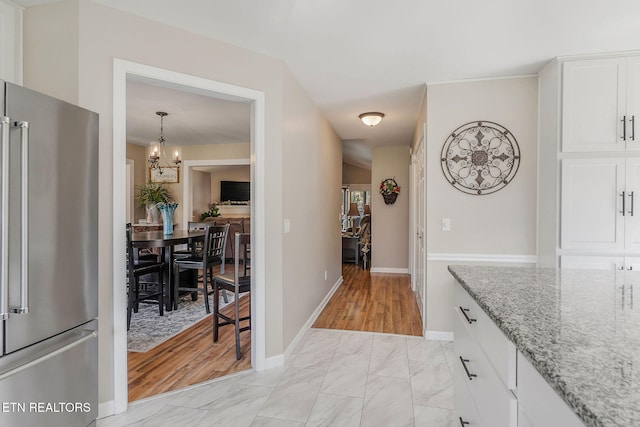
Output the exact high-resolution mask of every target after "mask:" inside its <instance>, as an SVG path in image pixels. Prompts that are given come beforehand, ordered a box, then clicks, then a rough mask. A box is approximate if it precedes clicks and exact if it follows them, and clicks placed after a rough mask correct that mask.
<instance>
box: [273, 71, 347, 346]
mask: <svg viewBox="0 0 640 427" xmlns="http://www.w3.org/2000/svg"><path fill="white" fill-rule="evenodd" d="M283 92H284V100H283V101H284V102H283V122H282V129H283V133H282V137H283V152H284V156H283V160H284V164H285V165H286V167H285V168H284V172H283V180H282V191H283V192H284V194H286V195H287V197H285V199H284V218H287V219H288V220H289V221H290V224H291V231H290V232H289V233H288V234H285V236H284V260H285V262H284V268H283V272H284V285H283V307H282V310H283V313H284V319H285V321H284V323H283V325H282V327H283V334H284V341H285V342H286V343H288V342H291V340H292V339H293V338H294V337H295V335H296V334H297V333H298V331H299V329H300V325H301V324H303V323H304V322H306V321H307V319H308V318H309V316H310V314H311V313H312V312H313V311H314V310H315V308H316V307H317V306H318V305H319V304H320V302H321V301H322V299H323V298H324V297H325V295H327V292H328V291H329V290H330V289H331V287H332V286H333V285H334V284H335V283H336V282H337V280H338V278H339V277H341V275H342V269H341V262H342V260H341V245H342V238H341V235H340V221H339V216H338V215H339V213H340V205H341V200H340V186H341V182H342V144H341V141H340V138H339V137H338V135H337V134H336V133H335V131H334V130H333V128H332V127H331V126H330V125H329V123H328V122H327V120H326V119H325V118H324V117H323V116H322V115H321V114H320V111H319V110H318V108H317V107H316V106H315V105H314V104H313V102H312V101H311V99H310V98H309V97H308V96H307V94H306V93H305V92H304V90H303V89H302V87H301V86H300V85H299V84H298V82H297V81H296V80H295V79H294V78H293V76H292V75H291V73H290V72H289V71H288V70H284V73H283ZM320 207H321V208H320ZM319 208H320V210H319V211H318V210H317V209H319ZM325 272H326V275H327V276H326V279H325Z"/></svg>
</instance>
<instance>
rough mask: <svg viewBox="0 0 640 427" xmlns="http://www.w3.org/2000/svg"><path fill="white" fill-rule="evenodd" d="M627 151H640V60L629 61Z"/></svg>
mask: <svg viewBox="0 0 640 427" xmlns="http://www.w3.org/2000/svg"><path fill="white" fill-rule="evenodd" d="M626 119H627V150H640V58H637V57H636V58H628V59H627V112H626Z"/></svg>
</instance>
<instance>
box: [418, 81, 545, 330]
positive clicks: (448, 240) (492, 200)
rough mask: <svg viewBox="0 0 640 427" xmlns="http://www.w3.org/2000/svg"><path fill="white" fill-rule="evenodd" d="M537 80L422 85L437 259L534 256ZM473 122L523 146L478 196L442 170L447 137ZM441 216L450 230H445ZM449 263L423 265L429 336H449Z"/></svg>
mask: <svg viewBox="0 0 640 427" xmlns="http://www.w3.org/2000/svg"><path fill="white" fill-rule="evenodd" d="M537 91H538V85H537V78H536V77H526V78H508V79H496V80H485V81H474V82H460V83H451V84H439V85H429V86H428V87H427V96H426V106H425V108H424V109H425V111H427V252H428V256H433V255H434V254H445V255H446V254H454V255H456V254H457V255H459V254H482V255H498V254H509V255H535V253H536V168H537V161H536V158H537V157H536V144H537V143H536V141H537V97H538V94H537ZM476 120H486V121H493V122H496V123H499V124H501V125H502V126H505V127H506V128H507V129H509V130H510V131H511V132H512V133H513V135H514V136H515V137H516V139H517V141H518V144H519V146H520V152H521V157H522V159H521V163H520V168H519V170H518V173H517V175H516V176H515V178H514V180H513V181H512V182H511V183H509V185H507V186H506V187H505V188H503V189H502V190H500V191H498V192H496V193H493V194H489V195H485V196H475V195H469V194H465V193H462V192H461V191H458V190H456V189H455V188H453V187H452V186H451V185H450V184H449V183H448V182H447V181H446V179H445V177H444V175H443V173H442V170H441V167H440V153H441V150H442V146H443V144H444V142H445V140H446V139H447V136H448V135H449V134H450V133H451V132H452V131H453V130H454V129H456V128H457V127H459V126H461V125H463V124H465V123H468V122H472V121H476ZM442 218H450V219H451V231H448V232H445V231H442V229H441V226H442ZM449 263H450V262H441V261H438V262H435V261H429V262H428V263H427V290H426V299H427V322H426V323H427V324H426V329H427V330H428V331H449V332H451V331H453V323H452V322H453V318H452V314H451V307H452V305H453V284H454V282H453V279H452V277H451V275H450V274H449V273H448V272H447V270H446V266H447V264H449Z"/></svg>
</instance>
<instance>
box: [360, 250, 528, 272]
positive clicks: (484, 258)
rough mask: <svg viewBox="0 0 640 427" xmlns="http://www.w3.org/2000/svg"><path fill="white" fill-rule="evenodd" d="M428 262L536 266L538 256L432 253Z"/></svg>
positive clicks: (428, 256) (429, 254) (428, 255)
mask: <svg viewBox="0 0 640 427" xmlns="http://www.w3.org/2000/svg"><path fill="white" fill-rule="evenodd" d="M427 261H445V262H496V263H516V264H535V263H537V262H538V256H537V255H504V254H448V253H433V252H430V253H428V254H427ZM372 270H373V269H372Z"/></svg>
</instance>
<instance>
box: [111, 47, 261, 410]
mask: <svg viewBox="0 0 640 427" xmlns="http://www.w3.org/2000/svg"><path fill="white" fill-rule="evenodd" d="M127 81H143V82H148V83H153V84H155V85H158V86H159V87H164V88H173V89H177V90H179V91H185V92H191V93H195V94H199V95H204V96H208V97H212V98H216V99H223V100H230V101H234V102H240V103H245V104H249V105H250V115H251V118H250V150H249V152H250V153H249V156H248V158H249V159H251V160H250V161H249V167H250V178H251V183H252V185H251V204H250V212H251V217H252V225H251V227H252V229H251V247H252V261H251V269H252V281H251V304H250V308H249V310H250V312H251V318H252V322H251V324H252V329H251V366H252V367H253V368H254V369H255V370H256V371H261V370H264V369H265V362H266V360H265V359H266V357H265V347H266V346H265V265H264V253H265V250H264V242H265V238H264V237H265V198H264V188H265V162H264V159H265V156H264V152H265V101H264V93H263V92H260V91H255V90H252V89H246V88H242V87H238V86H233V85H228V84H225V83H220V82H216V81H213V80H208V79H203V78H199V77H194V76H190V75H186V74H181V73H175V72H171V71H167V70H163V69H160V68H155V67H149V66H146V65H142V64H136V63H132V62H128V61H123V60H119V59H115V60H114V119H113V123H114V129H113V130H114V135H113V137H114V143H113V189H114V191H113V206H114V212H113V230H114V233H113V272H114V280H113V282H114V288H113V327H114V348H113V351H114V353H113V358H114V359H113V360H114V365H113V366H114V410H115V413H120V412H123V411H125V410H126V408H127V401H128V399H127V333H126V317H125V312H124V310H123V309H122V308H123V307H125V306H126V277H125V274H124V273H125V259H124V254H123V253H122V251H121V250H119V249H120V248H124V247H125V239H124V237H125V235H124V233H118V232H117V230H124V228H125V223H126V201H125V198H124V197H123V196H122V195H123V194H126V191H125V189H126V178H125V177H126V167H125V159H126V142H127V127H126V123H127V119H126V110H127ZM183 155H184V154H183ZM185 169H186V168H185ZM185 207H186V206H185ZM181 212H182V214H179V215H178V219H179V220H180V221H181V222H183V223H184V222H185V219H186V218H187V217H190V216H191V214H190V213H187V211H185V210H184V207H183V210H182V211H181Z"/></svg>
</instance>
